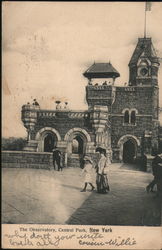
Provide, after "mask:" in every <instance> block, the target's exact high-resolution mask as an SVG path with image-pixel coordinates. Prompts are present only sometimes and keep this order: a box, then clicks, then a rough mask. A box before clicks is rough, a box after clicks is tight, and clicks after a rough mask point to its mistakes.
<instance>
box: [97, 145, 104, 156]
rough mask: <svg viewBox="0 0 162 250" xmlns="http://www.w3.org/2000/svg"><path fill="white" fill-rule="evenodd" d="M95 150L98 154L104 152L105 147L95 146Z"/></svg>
mask: <svg viewBox="0 0 162 250" xmlns="http://www.w3.org/2000/svg"><path fill="white" fill-rule="evenodd" d="M96 152H99V153H100V154H106V149H105V148H101V147H98V148H96Z"/></svg>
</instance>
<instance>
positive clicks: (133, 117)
mask: <svg viewBox="0 0 162 250" xmlns="http://www.w3.org/2000/svg"><path fill="white" fill-rule="evenodd" d="M130 123H131V124H132V125H135V124H136V111H135V110H133V111H132V112H131V120H130Z"/></svg>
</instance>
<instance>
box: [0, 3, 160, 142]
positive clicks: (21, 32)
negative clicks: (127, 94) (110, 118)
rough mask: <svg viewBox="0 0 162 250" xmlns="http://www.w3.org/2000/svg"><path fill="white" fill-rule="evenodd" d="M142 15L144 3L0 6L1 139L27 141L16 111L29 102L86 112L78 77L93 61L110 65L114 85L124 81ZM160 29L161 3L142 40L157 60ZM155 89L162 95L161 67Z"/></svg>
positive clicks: (140, 33)
mask: <svg viewBox="0 0 162 250" xmlns="http://www.w3.org/2000/svg"><path fill="white" fill-rule="evenodd" d="M144 10H145V3H144V2H45V1H44V2H28V1H25V2H23V1H21V2H16V1H12V2H3V6H2V12H3V14H2V44H3V46H2V50H3V51H2V74H3V76H2V87H3V88H2V136H4V137H12V136H14V137H25V136H26V129H25V128H24V126H23V123H22V122H21V107H22V105H23V104H26V103H27V102H30V103H32V100H33V99H34V98H36V99H37V100H38V102H39V103H40V106H41V109H55V101H56V100H61V101H62V102H64V101H68V103H69V108H71V109H74V110H85V109H87V104H86V100H85V86H86V85H87V79H86V78H84V77H83V72H84V71H85V70H86V69H87V68H88V67H90V66H91V65H92V64H93V63H94V61H95V62H109V61H110V62H111V63H112V65H113V66H114V67H115V68H116V69H117V71H118V72H120V75H121V76H120V77H119V78H117V80H116V83H115V84H116V85H124V83H125V82H128V80H129V79H128V77H129V71H128V63H129V60H130V58H131V56H132V53H133V51H134V49H135V46H136V44H137V41H138V38H139V37H143V34H144V12H145V11H144ZM161 27H162V2H153V3H152V9H151V11H147V37H152V41H153V44H154V47H155V49H156V51H157V54H158V56H159V57H161V58H162V29H161ZM159 88H160V95H162V66H161V67H160V70H159ZM161 99H162V98H160V106H161V107H162V100H161Z"/></svg>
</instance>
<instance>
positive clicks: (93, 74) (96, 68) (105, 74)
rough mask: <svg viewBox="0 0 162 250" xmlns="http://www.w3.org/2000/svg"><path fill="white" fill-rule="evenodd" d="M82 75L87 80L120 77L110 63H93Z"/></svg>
mask: <svg viewBox="0 0 162 250" xmlns="http://www.w3.org/2000/svg"><path fill="white" fill-rule="evenodd" d="M83 75H84V76H85V77H87V78H116V77H119V76H120V74H119V72H118V71H117V70H116V69H115V68H114V67H113V66H112V64H111V63H94V64H93V65H92V66H91V67H89V68H88V69H87V70H86V71H85V72H84V73H83Z"/></svg>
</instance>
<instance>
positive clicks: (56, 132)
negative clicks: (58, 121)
mask: <svg viewBox="0 0 162 250" xmlns="http://www.w3.org/2000/svg"><path fill="white" fill-rule="evenodd" d="M45 131H51V132H53V133H54V134H55V135H56V136H57V140H58V141H61V136H60V134H59V132H58V131H57V130H56V129H55V128H52V127H44V128H41V129H40V130H39V131H38V132H37V134H36V137H35V139H36V140H39V139H40V137H41V135H42V134H43V132H45Z"/></svg>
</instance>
